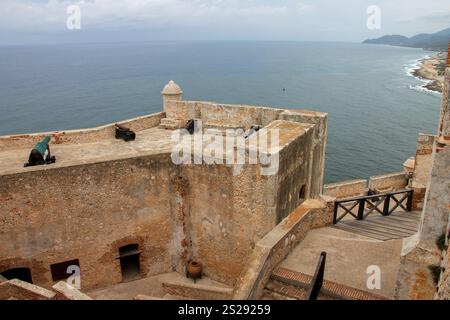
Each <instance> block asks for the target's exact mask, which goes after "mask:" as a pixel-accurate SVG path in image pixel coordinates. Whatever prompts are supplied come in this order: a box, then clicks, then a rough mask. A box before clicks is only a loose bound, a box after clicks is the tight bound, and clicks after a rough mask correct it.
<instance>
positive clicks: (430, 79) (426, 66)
mask: <svg viewBox="0 0 450 320" xmlns="http://www.w3.org/2000/svg"><path fill="white" fill-rule="evenodd" d="M446 61H447V53H445V52H440V53H438V54H435V55H433V56H431V57H426V58H422V59H421V60H419V61H418V65H417V67H416V68H414V69H413V70H412V71H411V75H412V76H414V77H416V78H418V79H419V80H422V81H424V82H426V83H425V84H424V85H422V88H423V89H425V90H428V91H433V92H438V93H442V90H443V88H444V70H445V66H446Z"/></svg>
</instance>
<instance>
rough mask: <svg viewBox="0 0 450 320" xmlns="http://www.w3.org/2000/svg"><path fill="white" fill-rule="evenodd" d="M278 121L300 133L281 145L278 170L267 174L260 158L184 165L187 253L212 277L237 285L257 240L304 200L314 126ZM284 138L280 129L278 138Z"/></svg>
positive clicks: (182, 173)
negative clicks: (238, 166) (230, 163)
mask: <svg viewBox="0 0 450 320" xmlns="http://www.w3.org/2000/svg"><path fill="white" fill-rule="evenodd" d="M277 125H288V126H289V125H292V126H293V127H294V128H291V129H292V130H294V131H292V132H290V133H291V134H298V136H296V138H295V139H293V140H289V139H288V141H287V143H286V145H284V146H283V148H282V150H281V151H280V160H279V168H278V171H277V172H276V173H275V174H274V175H269V176H266V175H263V174H262V173H261V165H259V164H258V165H248V164H247V165H244V167H243V170H242V171H240V172H238V171H236V168H235V167H232V166H225V165H195V166H183V167H182V169H181V175H182V176H183V178H185V179H186V180H187V181H188V184H189V192H188V193H189V195H188V197H187V199H188V201H189V202H188V204H187V206H188V207H189V213H188V215H189V217H190V218H189V228H188V230H190V231H189V232H190V235H189V237H190V240H191V248H190V253H189V254H188V256H191V257H192V258H193V259H195V260H198V261H199V262H201V263H202V264H203V266H204V271H205V274H206V275H207V276H208V277H209V278H211V279H214V280H217V281H220V282H223V283H226V284H228V285H234V284H235V282H236V280H237V278H238V276H239V275H240V273H241V272H242V268H243V267H244V266H245V263H246V261H247V259H248V258H249V256H250V255H251V253H252V252H253V249H254V247H255V244H256V243H257V242H258V241H259V240H260V239H262V238H263V237H264V236H265V235H266V234H267V233H268V232H270V230H272V229H273V228H274V227H275V226H276V225H277V224H278V223H279V222H280V221H281V220H282V219H283V218H284V217H286V216H287V215H288V214H289V213H291V212H292V211H293V210H294V209H295V208H296V207H297V206H298V205H299V204H300V202H301V201H302V200H301V199H299V191H300V188H301V187H302V186H303V185H305V186H306V188H308V187H309V186H308V185H307V183H308V173H309V170H310V163H309V161H310V158H309V157H308V155H309V152H310V150H311V143H312V139H311V138H312V135H313V131H312V129H311V126H310V125H300V124H298V123H285V122H284V121H282V122H278V123H277ZM284 129H285V130H287V128H284ZM295 129H296V130H297V131H295ZM281 130H282V129H281ZM282 132H285V133H286V132H288V131H282ZM287 136H288V137H290V135H289V134H287ZM285 138H287V137H286V136H283V134H281V137H280V140H281V141H284V140H286V139H285Z"/></svg>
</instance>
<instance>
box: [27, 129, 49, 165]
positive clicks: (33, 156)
mask: <svg viewBox="0 0 450 320" xmlns="http://www.w3.org/2000/svg"><path fill="white" fill-rule="evenodd" d="M50 139H51V138H50V137H49V136H46V137H44V138H43V139H42V140H41V141H39V142H38V143H36V145H35V146H34V147H33V149H32V150H31V152H30V157H29V158H28V163H26V164H25V167H30V166H38V165H43V164H49V163H55V162H56V158H55V157H52V156H51V154H50V147H49V145H48V144H49V143H50Z"/></svg>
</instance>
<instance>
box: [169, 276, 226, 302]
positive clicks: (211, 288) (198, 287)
mask: <svg viewBox="0 0 450 320" xmlns="http://www.w3.org/2000/svg"><path fill="white" fill-rule="evenodd" d="M200 281H201V280H200ZM162 287H163V288H164V290H165V291H166V292H167V293H168V294H170V295H172V296H178V297H188V298H192V299H199V300H229V299H231V296H232V294H233V289H232V288H230V287H225V286H218V285H217V286H216V285H209V284H199V283H193V282H192V283H188V282H184V281H183V282H181V281H166V282H163V284H162Z"/></svg>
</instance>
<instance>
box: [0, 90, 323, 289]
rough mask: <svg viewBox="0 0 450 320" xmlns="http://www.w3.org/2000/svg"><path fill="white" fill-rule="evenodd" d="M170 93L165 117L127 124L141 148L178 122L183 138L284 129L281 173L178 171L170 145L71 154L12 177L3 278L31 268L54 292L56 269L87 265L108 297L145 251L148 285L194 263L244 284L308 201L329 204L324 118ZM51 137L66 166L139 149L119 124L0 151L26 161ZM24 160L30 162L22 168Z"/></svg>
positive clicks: (7, 177)
mask: <svg viewBox="0 0 450 320" xmlns="http://www.w3.org/2000/svg"><path fill="white" fill-rule="evenodd" d="M170 90H171V89H170V86H169V88H168V87H166V89H165V91H164V92H163V98H164V112H162V113H158V114H154V115H149V116H144V117H140V118H136V119H132V120H129V121H125V122H122V123H121V124H124V125H126V126H129V127H130V128H131V129H132V130H134V131H135V132H136V133H137V140H136V143H137V142H138V140H139V137H140V136H142V137H145V139H150V140H151V139H152V137H153V135H154V136H155V137H161V136H164V137H166V138H167V137H170V134H169V133H170V132H171V130H173V129H175V127H173V128H166V127H167V125H168V124H173V123H174V122H175V123H176V122H178V125H177V128H178V127H180V126H182V125H183V124H184V123H185V122H186V121H187V120H189V119H191V118H196V119H200V120H202V121H203V122H204V124H205V126H206V127H217V128H219V129H226V128H229V127H242V128H243V129H248V128H249V127H250V126H251V125H260V126H262V127H274V128H275V127H276V128H278V129H279V130H280V141H281V145H280V152H279V171H278V172H277V174H275V175H272V176H263V175H261V174H260V169H261V168H260V167H261V165H259V164H256V165H250V164H247V165H245V166H244V169H243V171H242V173H241V174H240V175H235V174H233V172H234V171H233V167H232V166H227V165H216V164H215V165H206V164H202V165H175V164H174V163H173V162H172V161H171V157H170V148H169V147H168V146H169V145H170V140H169V139H168V138H167V139H166V140H164V141H161V144H164V145H166V147H165V148H162V149H161V150H159V151H158V150H156V151H155V152H148V151H146V152H139V148H138V147H136V148H135V149H136V150H138V151H136V150H134V153H133V154H132V155H130V156H129V157H124V156H123V155H121V156H117V157H114V156H111V157H109V156H105V157H99V158H80V159H79V158H77V155H78V153H77V154H76V155H75V156H74V157H73V158H72V159H67V158H70V157H69V156H68V155H66V154H64V156H65V158H64V157H61V158H64V161H61V162H59V163H58V161H57V163H56V164H55V165H48V166H44V167H31V168H23V167H20V166H15V167H14V168H12V169H11V168H9V167H8V168H2V169H3V171H2V169H0V204H1V205H0V230H1V231H0V243H1V246H0V273H2V272H4V271H7V270H11V269H15V268H28V269H29V270H30V271H31V276H32V281H33V283H34V284H36V285H40V286H43V287H44V288H47V289H50V288H51V287H52V286H53V285H54V284H55V281H54V279H53V277H52V270H51V265H54V264H58V263H62V262H67V261H72V260H78V262H79V265H80V269H81V277H82V281H81V288H82V290H92V289H95V288H103V287H107V286H110V285H113V284H116V283H120V282H122V281H123V280H124V279H123V274H122V273H121V266H120V261H119V259H118V258H119V249H120V248H121V247H124V246H127V245H130V244H137V245H138V248H139V261H140V275H141V277H148V276H151V275H156V274H161V273H167V272H171V271H174V270H176V271H178V272H180V273H184V272H185V265H186V263H187V261H188V260H190V259H195V260H198V261H200V262H201V263H202V264H203V266H204V272H205V275H206V276H208V277H209V278H210V279H213V280H217V281H219V282H222V283H224V284H227V285H234V284H235V283H236V281H237V279H238V277H239V275H240V274H241V272H242V271H243V269H244V267H245V265H246V261H247V259H248V258H249V256H250V255H251V253H252V251H253V249H254V248H255V245H256V243H257V242H258V241H259V240H261V239H262V238H263V237H264V236H265V235H266V234H267V233H268V232H269V231H270V230H272V229H273V228H274V227H275V226H276V225H277V224H278V223H279V222H280V221H281V220H282V219H284V218H285V217H286V216H288V215H289V214H290V213H291V212H292V211H293V210H294V209H295V208H297V207H298V206H299V204H300V203H301V202H302V201H304V200H306V199H312V198H318V197H319V195H320V193H321V190H322V179H323V162H324V154H325V141H326V120H327V116H326V114H323V113H317V112H312V111H306V110H283V109H272V108H258V107H249V106H239V105H220V104H216V103H209V102H192V101H183V100H181V93H175V94H172V93H171V92H170ZM167 129H169V130H167ZM167 132H168V133H167ZM47 134H50V135H51V136H52V140H51V150H52V153H53V154H54V155H56V157H57V159H58V152H60V153H62V152H63V151H64V150H75V149H78V148H79V149H81V150H82V151H85V152H86V153H87V154H89V153H90V152H94V153H95V150H96V148H99V146H101V147H102V148H105V146H109V144H111V148H112V147H114V148H121V146H123V148H132V146H133V144H134V143H135V142H129V143H128V144H126V143H125V142H117V141H115V140H114V126H113V125H107V126H102V127H99V128H94V129H85V130H71V131H66V132H53V133H46V134H30V135H17V136H8V137H0V146H1V149H2V150H8V151H9V153H8V155H10V154H13V155H14V154H15V155H16V157H19V156H20V157H21V155H23V154H26V153H27V152H29V151H30V150H31V148H32V146H33V145H34V144H35V143H36V142H37V141H39V140H40V139H41V138H42V137H43V136H45V135H47ZM142 139H144V138H142ZM154 139H156V138H154ZM121 143H122V144H123V145H121ZM156 143H158V142H156ZM130 146H131V147H130ZM64 148H66V149H64ZM67 148H72V149H67ZM98 150H103V149H98ZM5 152H6V151H5ZM64 152H65V151H64ZM99 152H101V151H99ZM81 154H83V152H81ZM1 156H2V155H1V152H0V157H1ZM20 161H21V162H22V163H23V162H25V161H26V158H24V159H22V158H20V159H19V160H18V161H17V162H13V163H19V162H20ZM301 190H303V195H301V196H300V193H301Z"/></svg>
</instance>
